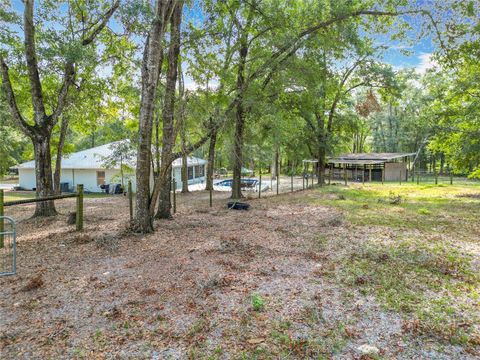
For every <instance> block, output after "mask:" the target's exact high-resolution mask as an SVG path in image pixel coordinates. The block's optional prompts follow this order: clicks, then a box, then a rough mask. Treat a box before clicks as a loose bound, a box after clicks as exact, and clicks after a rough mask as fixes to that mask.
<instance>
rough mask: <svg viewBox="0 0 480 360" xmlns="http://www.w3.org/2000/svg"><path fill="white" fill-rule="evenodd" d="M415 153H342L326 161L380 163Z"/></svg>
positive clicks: (335, 162)
mask: <svg viewBox="0 0 480 360" xmlns="http://www.w3.org/2000/svg"><path fill="white" fill-rule="evenodd" d="M413 155H415V153H360V154H342V155H339V156H337V157H335V158H329V159H328V162H330V163H334V164H381V163H384V162H388V161H392V160H395V159H401V158H404V157H407V156H413Z"/></svg>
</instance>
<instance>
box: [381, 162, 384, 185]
mask: <svg viewBox="0 0 480 360" xmlns="http://www.w3.org/2000/svg"><path fill="white" fill-rule="evenodd" d="M381 171H382V185H383V183H384V182H385V164H384V165H383V167H382V168H381Z"/></svg>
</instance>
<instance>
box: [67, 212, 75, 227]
mask: <svg viewBox="0 0 480 360" xmlns="http://www.w3.org/2000/svg"><path fill="white" fill-rule="evenodd" d="M76 221H77V212H76V211H74V212H69V213H68V219H67V224H68V225H73V224H75V223H76Z"/></svg>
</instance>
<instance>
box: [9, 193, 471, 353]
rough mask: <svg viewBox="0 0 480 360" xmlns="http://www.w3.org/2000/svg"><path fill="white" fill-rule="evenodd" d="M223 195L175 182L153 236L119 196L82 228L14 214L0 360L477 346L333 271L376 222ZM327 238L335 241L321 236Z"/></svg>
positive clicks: (98, 205) (95, 205) (376, 232)
mask: <svg viewBox="0 0 480 360" xmlns="http://www.w3.org/2000/svg"><path fill="white" fill-rule="evenodd" d="M227 196H228V194H216V198H215V203H214V207H213V208H211V209H210V208H209V207H208V193H205V192H199V193H192V194H188V195H181V196H179V199H178V212H177V214H176V215H175V216H174V218H173V219H172V220H160V221H157V222H156V223H155V227H156V231H155V233H153V234H151V235H148V236H140V235H135V234H131V233H129V232H128V231H126V227H127V223H128V208H127V199H126V198H124V197H122V196H115V197H114V196H112V197H108V198H89V199H86V201H85V230H84V231H83V232H82V233H77V232H75V231H74V226H72V225H67V224H66V219H67V214H68V212H69V211H73V208H74V200H72V199H70V200H68V199H67V200H62V201H58V202H57V208H58V210H59V211H60V212H61V215H59V216H58V217H56V218H54V219H28V216H29V215H30V214H32V212H33V206H18V207H11V208H7V209H6V210H7V215H10V216H13V217H15V218H17V219H21V221H20V222H19V224H18V258H17V264H18V268H17V275H15V276H10V277H3V278H0V288H1V290H0V354H1V356H0V357H1V358H2V359H47V358H55V359H56V358H65V359H70V358H87V359H103V358H108V359H143V358H145V359H188V358H191V359H197V358H209V359H237V358H245V359H255V358H259V359H263V358H266V359H271V358H282V359H304V358H312V359H317V358H336V359H376V358H385V359H475V358H477V359H478V356H480V353H479V352H478V347H475V346H473V347H472V346H470V347H467V346H459V345H452V344H450V343H447V342H441V341H437V340H436V339H432V338H431V337H428V336H420V335H417V334H415V333H414V332H412V331H410V330H411V329H410V328H409V327H408V326H406V322H405V319H404V318H403V317H402V316H401V315H399V314H398V313H395V312H392V311H388V310H386V309H385V308H384V307H383V306H381V304H379V303H377V301H376V299H375V298H374V297H373V296H372V295H370V294H365V293H364V292H362V291H359V290H358V288H355V287H348V286H346V285H345V284H343V283H342V282H340V281H338V280H337V279H336V276H335V275H332V273H335V271H337V270H338V269H340V268H341V267H342V266H343V265H342V262H341V261H340V259H342V261H343V260H344V259H345V253H346V252H349V253H351V252H352V251H353V252H355V251H356V250H355V249H358V248H360V247H361V246H362V242H363V241H365V239H367V238H369V237H372V236H380V237H382V238H385V239H388V238H391V237H392V236H393V235H394V234H393V233H392V231H390V230H388V229H387V228H382V227H368V226H363V227H355V228H354V227H353V225H351V224H350V223H349V222H348V221H347V220H346V219H345V217H344V215H343V214H342V212H341V211H339V210H338V209H335V208H332V207H330V206H322V205H319V204H313V203H303V202H302V201H297V200H298V199H299V198H300V197H305V196H310V197H315V196H317V195H316V193H315V191H311V192H308V193H307V194H306V193H305V192H299V193H294V194H290V195H282V196H279V197H276V198H275V200H273V199H262V200H254V201H252V202H251V204H252V209H251V210H250V211H233V210H227V209H226V208H225V202H226V197H227ZM322 239H334V240H335V241H334V242H333V241H330V240H329V241H323V240H322Z"/></svg>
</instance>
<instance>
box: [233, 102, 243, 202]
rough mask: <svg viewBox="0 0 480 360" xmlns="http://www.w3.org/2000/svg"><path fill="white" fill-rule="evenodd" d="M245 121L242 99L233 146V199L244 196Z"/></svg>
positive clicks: (238, 106)
mask: <svg viewBox="0 0 480 360" xmlns="http://www.w3.org/2000/svg"><path fill="white" fill-rule="evenodd" d="M244 123H245V111H244V108H243V103H242V100H240V101H239V103H238V104H237V111H236V114H235V139H234V141H235V143H234V148H233V154H234V159H233V181H232V199H240V198H241V197H242V187H241V181H242V163H243V161H242V156H243V127H244Z"/></svg>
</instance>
